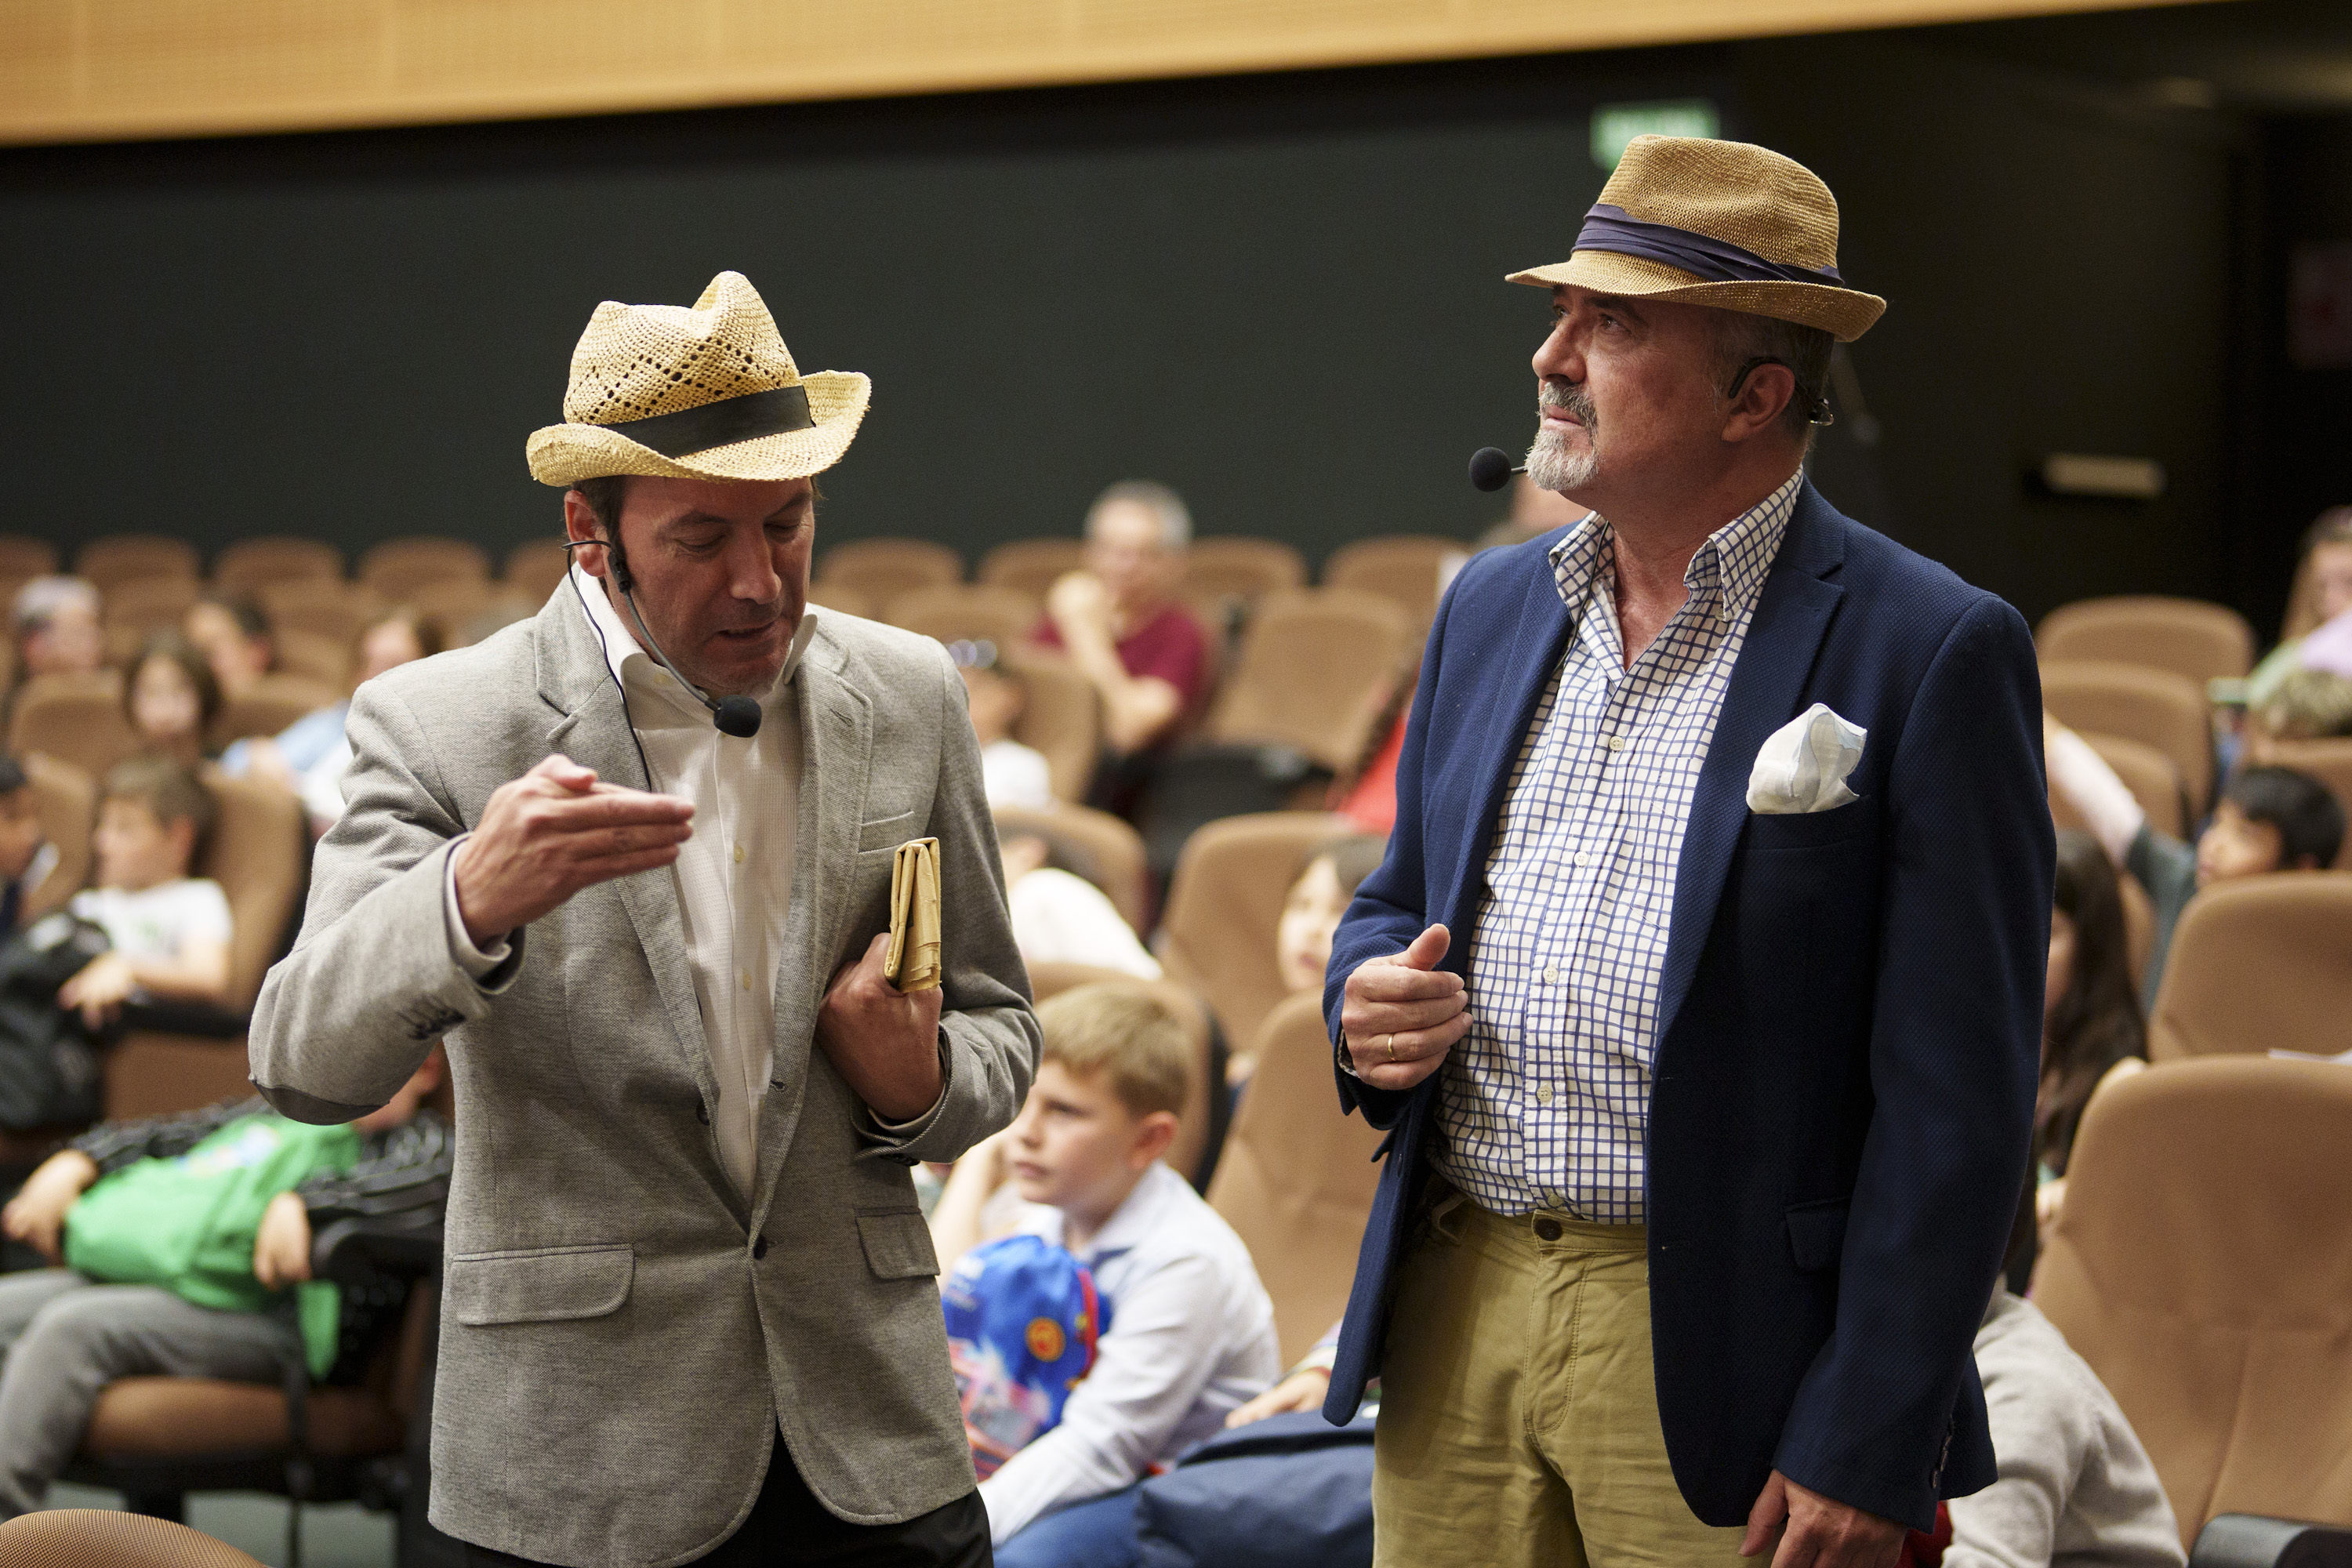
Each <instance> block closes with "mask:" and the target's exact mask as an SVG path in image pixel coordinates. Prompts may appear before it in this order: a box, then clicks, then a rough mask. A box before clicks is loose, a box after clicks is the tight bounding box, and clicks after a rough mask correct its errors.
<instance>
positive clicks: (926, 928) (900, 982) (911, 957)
mask: <svg viewBox="0 0 2352 1568" xmlns="http://www.w3.org/2000/svg"><path fill="white" fill-rule="evenodd" d="M882 974H883V977H884V978H885V979H887V980H888V981H889V982H890V983H891V984H894V985H896V986H898V989H899V990H900V991H901V992H907V991H932V990H936V989H938V987H939V984H940V841H939V840H938V839H936V838H910V839H908V841H907V842H906V843H904V844H901V845H899V846H898V854H897V856H896V857H894V858H892V860H891V862H890V951H889V952H886V953H885V954H883V956H882Z"/></svg>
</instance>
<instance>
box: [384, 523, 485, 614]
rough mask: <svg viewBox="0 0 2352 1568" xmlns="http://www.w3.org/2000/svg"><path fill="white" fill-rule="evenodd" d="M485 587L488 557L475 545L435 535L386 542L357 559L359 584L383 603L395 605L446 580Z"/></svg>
mask: <svg viewBox="0 0 2352 1568" xmlns="http://www.w3.org/2000/svg"><path fill="white" fill-rule="evenodd" d="M452 577H456V578H461V579H470V580H471V581H474V582H477V583H487V582H488V581H489V577H490V558H489V555H488V553H487V552H485V551H484V550H483V549H482V547H481V546H480V545H478V544H474V543H471V542H467V541H466V540H463V539H447V538H444V537H441V536H439V535H436V534H415V535H412V536H411V537H409V538H406V539H387V540H385V541H384V542H383V543H382V544H378V545H374V546H373V547H371V548H370V549H369V551H368V552H367V553H366V554H364V555H362V556H361V557H360V581H361V582H362V583H364V584H367V586H368V587H370V588H372V589H373V590H374V591H375V592H376V593H377V594H378V595H381V596H382V597H383V599H384V600H385V601H387V602H388V603H392V604H398V603H400V602H401V601H402V600H404V599H406V598H407V597H408V596H409V595H412V594H414V593H415V592H416V590H418V589H419V588H422V587H423V586H425V584H427V583H446V582H447V581H448V580H449V579H450V578H452Z"/></svg>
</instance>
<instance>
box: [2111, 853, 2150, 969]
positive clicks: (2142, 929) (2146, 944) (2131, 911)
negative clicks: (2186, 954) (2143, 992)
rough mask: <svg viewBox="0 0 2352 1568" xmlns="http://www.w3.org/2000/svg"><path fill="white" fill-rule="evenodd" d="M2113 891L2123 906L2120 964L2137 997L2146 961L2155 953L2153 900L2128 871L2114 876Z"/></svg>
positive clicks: (2118, 872) (2119, 872)
mask: <svg viewBox="0 0 2352 1568" xmlns="http://www.w3.org/2000/svg"><path fill="white" fill-rule="evenodd" d="M2116 892H2117V893H2118V894H2119V895H2120V896H2121V898H2122V902H2123V906H2124V963H2125V965H2126V967H2127V968H2129V969H2130V971H2131V982H2132V991H2133V994H2139V991H2140V988H2141V986H2142V984H2144V983H2145V982H2146V981H2147V961H2148V959H2149V958H2151V957H2152V956H2154V954H2155V952H2156V900H2154V899H2151V898H2149V897H2148V896H2147V889H2146V888H2143V887H2141V886H2140V885H2139V879H2138V878H2137V877H2135V876H2133V875H2132V874H2131V873H2130V872H2129V871H2117V872H2116Z"/></svg>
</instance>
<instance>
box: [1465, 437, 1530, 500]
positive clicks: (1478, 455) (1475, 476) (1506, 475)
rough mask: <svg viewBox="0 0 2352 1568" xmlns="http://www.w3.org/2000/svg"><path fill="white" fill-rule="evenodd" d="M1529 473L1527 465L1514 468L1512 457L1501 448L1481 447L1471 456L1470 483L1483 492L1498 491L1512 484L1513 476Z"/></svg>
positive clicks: (1523, 464)
mask: <svg viewBox="0 0 2352 1568" xmlns="http://www.w3.org/2000/svg"><path fill="white" fill-rule="evenodd" d="M1527 471H1528V466H1527V465H1526V464H1525V463H1521V464H1518V465H1517V467H1514V466H1513V465H1512V463H1511V455H1510V454H1509V453H1508V452H1506V451H1504V450H1503V449H1502V448H1501V447H1479V448H1478V449H1477V450H1476V451H1475V452H1473V453H1471V454H1470V482H1471V483H1472V484H1474V485H1475V486H1477V487H1478V488H1479V489H1482V490H1498V489H1502V488H1503V487H1504V486H1505V485H1507V484H1509V483H1510V482H1511V476H1512V475H1513V474H1524V473H1526V472H1527Z"/></svg>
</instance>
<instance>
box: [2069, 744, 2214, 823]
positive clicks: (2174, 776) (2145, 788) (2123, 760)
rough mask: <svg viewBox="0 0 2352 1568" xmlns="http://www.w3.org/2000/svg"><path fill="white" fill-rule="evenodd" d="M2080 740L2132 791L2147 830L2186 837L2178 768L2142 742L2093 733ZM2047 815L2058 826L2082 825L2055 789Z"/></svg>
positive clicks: (2161, 753) (2153, 748) (2166, 757)
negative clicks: (2096, 753)
mask: <svg viewBox="0 0 2352 1568" xmlns="http://www.w3.org/2000/svg"><path fill="white" fill-rule="evenodd" d="M2083 739H2084V741H2085V742H2089V744H2090V747H2091V750H2093V751H2095V752H2098V753H2099V756H2100V758H2101V759H2102V760H2103V761H2105V763H2106V764H2107V766H2109V767H2111V768H2113V769H2115V770H2116V777H2118V778H2120V779H2122V780H2123V781H2124V787H2125V788H2126V789H2128V790H2129V791H2131V795H2132V798H2133V799H2134V800H2136V801H2137V802H2138V803H2139V808H2140V809H2141V810H2142V811H2144V812H2146V813H2147V824H2148V826H2150V827H2153V828H2155V829H2156V830H2157V831H2158V833H2168V834H2170V835H2171V836H2172V837H2175V838H2180V837H2186V836H2187V825H2188V818H2187V816H2186V815H2185V813H2186V812H2187V809H2188V808H2187V806H2186V805H2185V804H2184V803H2183V800H2182V796H2183V795H2185V794H2186V793H2187V787H2188V786H2187V785H2185V784H2182V783H2181V779H2180V769H2179V766H2178V765H2176V764H2175V763H2174V762H2173V760H2172V759H2171V758H2170V757H2169V756H2168V755H2166V754H2165V753H2164V752H2159V751H2158V750H2157V749H2156V748H2155V747H2154V746H2151V745H2148V744H2147V743H2146V742H2141V741H2129V740H2126V739H2125V738H2124V737H2123V736H2121V735H2101V734H2095V733H2094V734H2086V735H2084V737H2083ZM2050 816H2051V817H2052V819H2053V821H2055V822H2056V823H2057V825H2058V826H2061V827H2081V826H2084V824H2083V818H2082V816H2081V815H2080V814H2078V813H2077V812H2076V811H2075V810H2074V807H2073V806H2072V805H2068V804H2067V803H2066V800H2065V797H2064V796H2063V795H2059V794H2058V792H2057V791H2055V790H2053V791H2051V792H2050Z"/></svg>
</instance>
